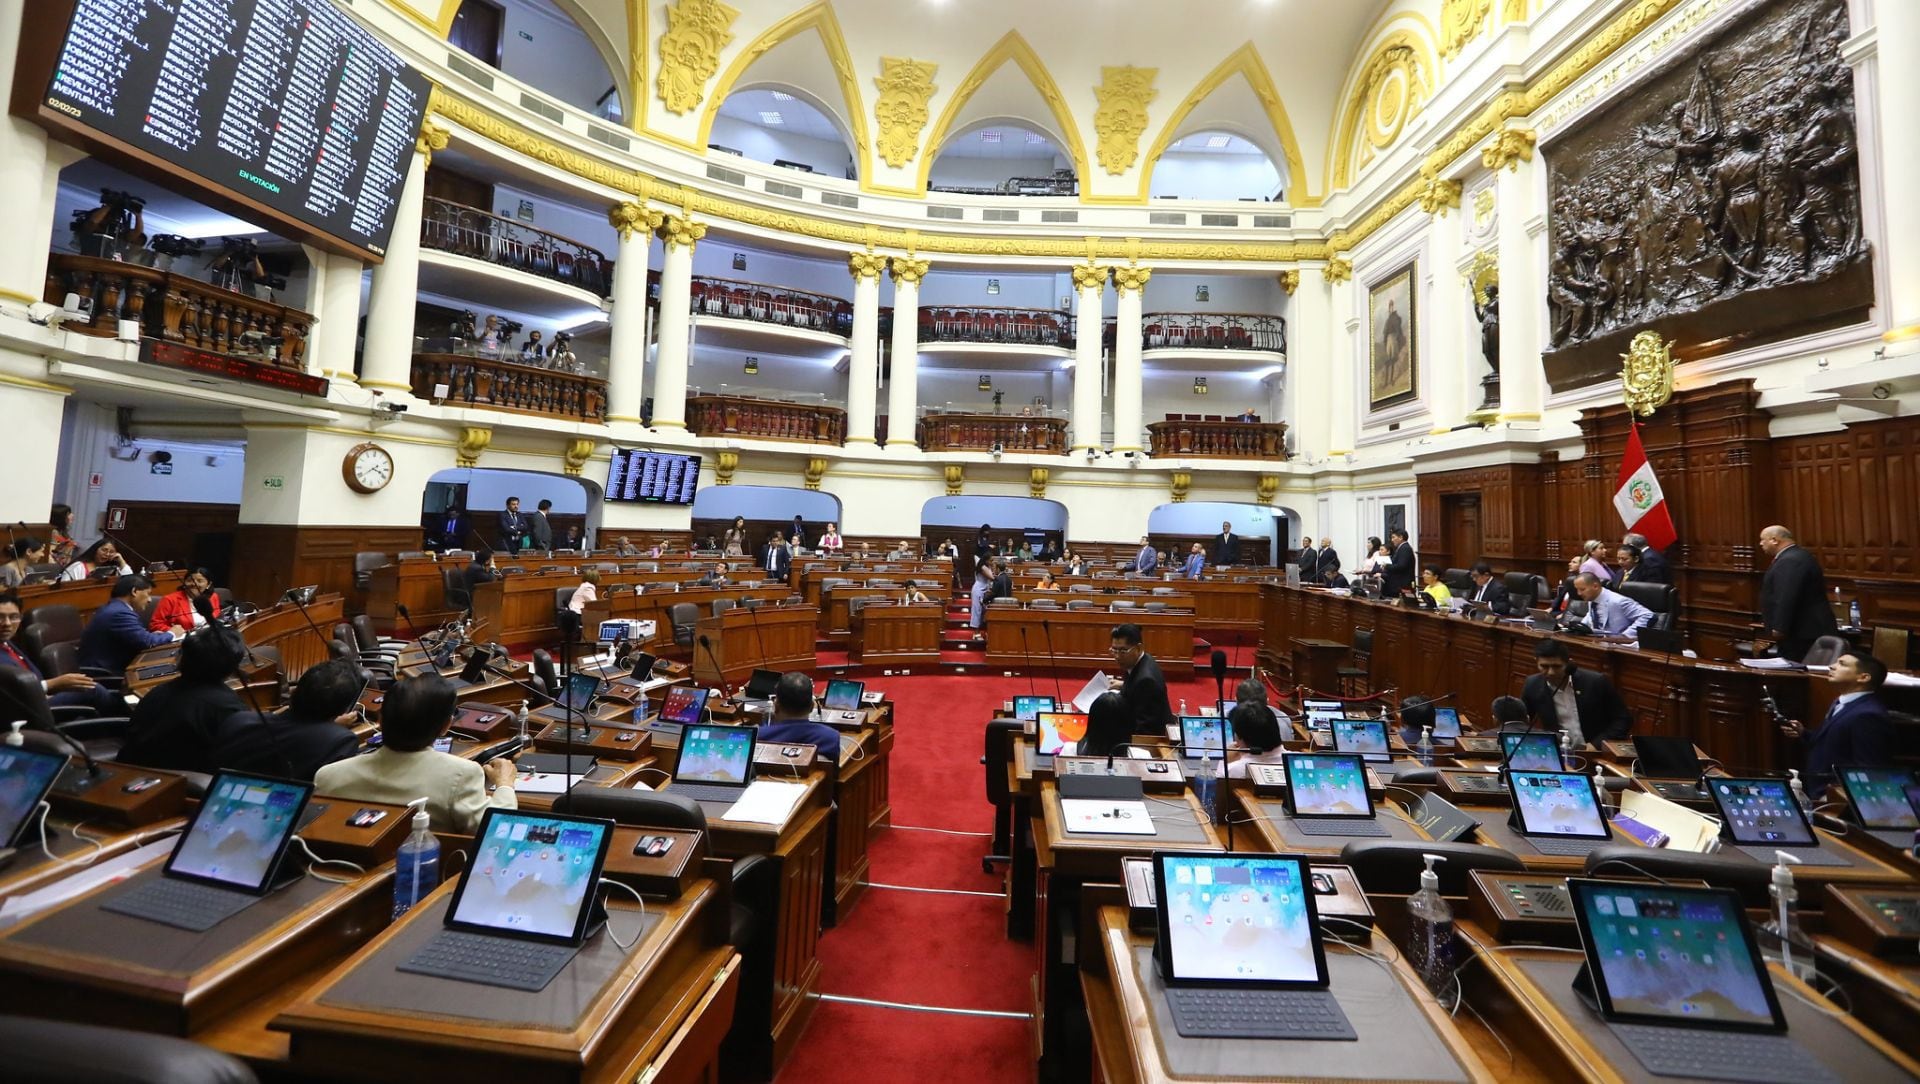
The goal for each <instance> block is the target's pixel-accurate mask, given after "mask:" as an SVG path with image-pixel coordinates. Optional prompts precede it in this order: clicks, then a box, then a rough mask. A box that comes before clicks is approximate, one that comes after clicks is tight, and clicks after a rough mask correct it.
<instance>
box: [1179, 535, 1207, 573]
mask: <svg viewBox="0 0 1920 1084" xmlns="http://www.w3.org/2000/svg"><path fill="white" fill-rule="evenodd" d="M1206 567H1207V555H1206V553H1205V552H1204V551H1202V549H1201V548H1200V543H1198V542H1195V543H1194V544H1193V548H1192V549H1191V550H1189V551H1187V563H1186V566H1185V567H1184V568H1182V569H1181V570H1180V571H1181V573H1182V574H1183V575H1184V576H1186V578H1187V579H1190V580H1197V579H1199V578H1200V571H1201V570H1202V569H1204V568H1206Z"/></svg>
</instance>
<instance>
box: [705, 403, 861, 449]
mask: <svg viewBox="0 0 1920 1084" xmlns="http://www.w3.org/2000/svg"><path fill="white" fill-rule="evenodd" d="M687 428H688V429H691V430H692V431H693V434H694V435H695V436H700V437H745V438H747V439H749V440H790V441H795V442H798V443H801V444H845V443H846V440H847V412H846V411H844V410H841V409H840V408H839V407H830V406H822V405H815V404H809V403H782V402H779V401H777V400H773V399H753V398H749V397H746V396H735V395H690V396H688V397H687Z"/></svg>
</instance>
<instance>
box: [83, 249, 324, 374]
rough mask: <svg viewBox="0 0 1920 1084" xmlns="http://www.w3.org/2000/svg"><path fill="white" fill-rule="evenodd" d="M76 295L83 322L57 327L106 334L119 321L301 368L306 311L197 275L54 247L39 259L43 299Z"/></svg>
mask: <svg viewBox="0 0 1920 1084" xmlns="http://www.w3.org/2000/svg"><path fill="white" fill-rule="evenodd" d="M70 293H71V294H78V295H80V298H81V300H82V302H83V303H85V304H91V305H92V308H93V316H92V318H91V319H90V320H88V321H87V322H86V323H85V324H76V323H68V324H64V325H62V326H64V327H65V328H67V329H68V330H70V331H78V332H80V333H81V334H82V335H95V336H99V337H100V338H105V339H110V338H113V337H114V335H115V334H117V333H118V330H119V328H118V325H119V322H120V321H121V320H132V321H134V322H136V323H138V324H139V325H140V333H141V334H142V335H145V336H147V337H148V338H154V339H161V340H164V341H166V342H174V343H181V344H183V345H186V346H191V347H193V348H194V349H196V350H205V351H208V352H211V353H215V354H228V355H231V356H233V357H238V358H245V359H247V360H249V361H253V362H258V363H259V364H262V365H272V366H276V367H278V368H283V369H294V370H299V369H302V368H303V367H304V365H305V358H306V353H307V331H308V329H310V328H312V326H313V316H312V314H310V313H305V312H301V311H300V310H298V309H290V308H287V307H286V306H285V305H276V304H274V303H273V302H271V301H262V300H260V299H259V298H256V297H251V296H249V295H247V294H242V293H236V292H235V291H233V290H229V289H226V288H224V287H220V286H215V285H214V284H212V283H210V282H204V281H201V280H200V279H194V278H188V277H186V276H185V275H177V274H174V273H173V272H171V271H161V270H158V269H156V268H152V267H147V266H144V265H142V264H137V263H124V262H122V261H120V260H109V259H103V258H101V257H98V256H76V255H72V254H70V253H64V252H56V253H53V254H52V256H51V257H50V258H49V259H48V261H47V287H46V299H47V301H48V303H50V304H54V305H59V304H62V303H63V302H64V301H65V299H66V295H68V294H70Z"/></svg>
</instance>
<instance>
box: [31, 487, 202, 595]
mask: <svg viewBox="0 0 1920 1084" xmlns="http://www.w3.org/2000/svg"><path fill="white" fill-rule="evenodd" d="M115 509H125V510H126V515H127V521H126V522H127V525H126V526H125V527H123V528H121V529H120V530H117V531H114V532H113V535H114V537H116V538H118V539H120V540H121V541H122V542H125V543H126V544H127V547H128V548H131V549H133V550H135V551H137V552H138V553H139V555H140V557H135V556H134V555H133V554H131V553H127V554H124V555H123V556H125V557H126V559H127V563H128V564H130V565H133V566H134V567H135V568H139V567H140V565H141V564H142V561H141V560H140V558H141V557H144V558H145V559H146V562H147V563H152V562H156V561H165V562H167V563H168V564H170V565H172V566H173V567H175V568H191V567H194V566H196V565H205V566H206V568H207V571H208V572H209V573H211V574H212V576H213V581H214V583H216V584H222V583H225V582H227V578H228V577H229V576H230V574H231V572H232V565H231V563H230V558H231V555H232V552H233V550H232V546H233V528H234V525H235V524H237V523H239V522H240V506H239V505H237V504H204V503H200V502H194V501H109V502H107V522H109V523H111V522H113V521H114V518H115V517H114V510H115ZM39 537H42V538H44V537H46V536H45V535H41V536H39ZM91 541H92V539H91V538H87V537H82V538H81V542H82V543H83V544H84V543H88V542H91Z"/></svg>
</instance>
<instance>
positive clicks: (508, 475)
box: [428, 468, 598, 516]
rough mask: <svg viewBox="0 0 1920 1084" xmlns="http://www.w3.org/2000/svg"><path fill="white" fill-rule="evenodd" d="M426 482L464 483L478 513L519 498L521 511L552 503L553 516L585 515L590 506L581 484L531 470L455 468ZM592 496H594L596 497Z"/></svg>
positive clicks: (529, 510)
mask: <svg viewBox="0 0 1920 1084" xmlns="http://www.w3.org/2000/svg"><path fill="white" fill-rule="evenodd" d="M428 481H430V482H445V483H447V484H449V485H459V484H461V483H465V484H466V487H467V507H468V508H471V509H477V510H495V509H501V508H505V507H506V506H507V498H508V497H518V498H520V510H521V511H523V512H531V511H533V510H534V509H535V508H536V507H538V506H539V504H540V502H541V501H543V500H548V501H552V502H553V508H552V511H553V512H554V513H555V514H558V515H563V516H566V515H584V514H585V513H586V512H587V511H588V509H589V508H590V507H591V503H592V502H589V501H588V499H587V498H588V496H589V494H588V493H587V487H585V486H584V485H582V484H581V483H580V482H578V481H576V480H574V479H572V478H566V477H562V476H560V475H554V474H537V473H535V472H532V471H507V470H477V469H465V468H455V469H454V470H443V471H440V472H439V473H437V474H435V475H434V476H433V477H432V478H430V479H428ZM593 496H595V497H597V496H598V494H594V495H593Z"/></svg>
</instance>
